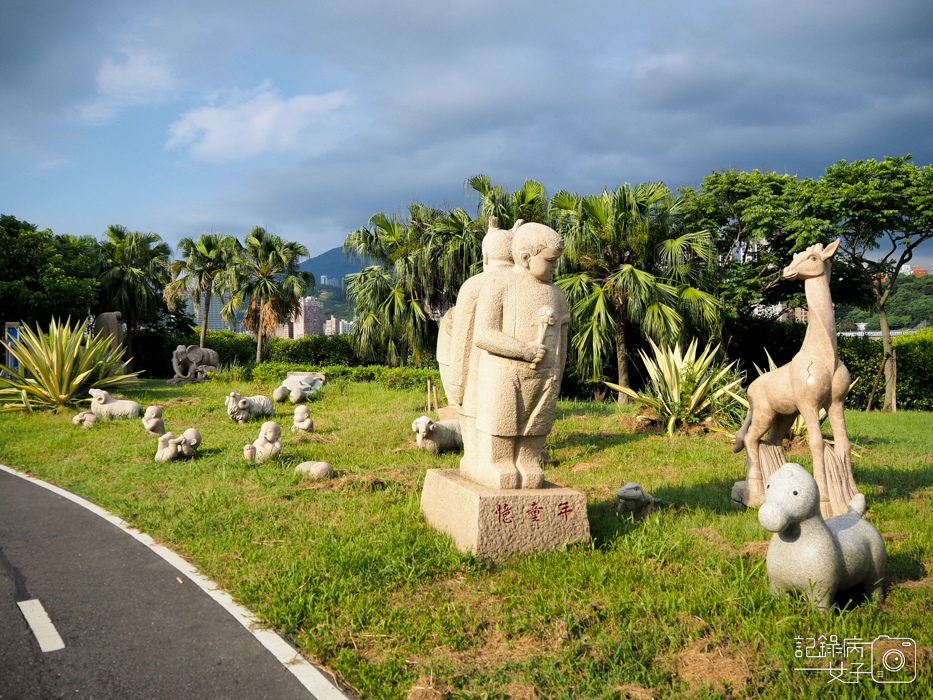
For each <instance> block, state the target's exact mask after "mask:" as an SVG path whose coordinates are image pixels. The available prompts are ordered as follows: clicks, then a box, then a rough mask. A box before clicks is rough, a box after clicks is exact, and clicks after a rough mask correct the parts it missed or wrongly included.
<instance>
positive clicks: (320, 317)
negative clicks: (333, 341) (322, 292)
mask: <svg viewBox="0 0 933 700" xmlns="http://www.w3.org/2000/svg"><path fill="white" fill-rule="evenodd" d="M323 332H324V304H323V302H321V301H320V300H319V299H315V298H314V297H305V298H304V299H302V300H301V307H300V309H299V311H298V313H297V314H296V315H295V316H294V317H293V318H292V319H291V320H289V321H287V322H286V323H282V324H280V325H278V326H276V328H275V332H274V333H273V335H274V336H276V337H278V338H292V339H294V338H303V337H304V336H306V335H321V333H323Z"/></svg>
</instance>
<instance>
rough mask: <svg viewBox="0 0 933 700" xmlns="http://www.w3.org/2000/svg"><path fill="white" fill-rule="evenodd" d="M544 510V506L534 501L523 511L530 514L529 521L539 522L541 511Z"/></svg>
mask: <svg viewBox="0 0 933 700" xmlns="http://www.w3.org/2000/svg"><path fill="white" fill-rule="evenodd" d="M543 510H544V506H542V505H538V502H537V501H535V502H534V503H532V504H531V508H529V509H528V510H526V511H525V512H526V513H527V514H528V515H530V516H531V522H533V523H540V522H541V512H542V511H543Z"/></svg>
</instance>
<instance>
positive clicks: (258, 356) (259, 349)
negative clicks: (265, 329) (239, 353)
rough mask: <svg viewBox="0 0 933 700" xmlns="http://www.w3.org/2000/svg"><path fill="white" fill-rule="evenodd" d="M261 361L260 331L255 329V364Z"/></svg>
mask: <svg viewBox="0 0 933 700" xmlns="http://www.w3.org/2000/svg"><path fill="white" fill-rule="evenodd" d="M260 362H262V331H256V364H257V365H258V364H259V363H260Z"/></svg>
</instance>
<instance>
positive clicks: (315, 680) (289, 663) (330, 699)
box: [0, 464, 352, 700]
mask: <svg viewBox="0 0 933 700" xmlns="http://www.w3.org/2000/svg"><path fill="white" fill-rule="evenodd" d="M0 470H2V471H5V472H7V473H9V474H13V475H14V476H18V477H19V478H21V479H25V480H26V481H30V482H32V483H34V484H36V485H37V486H41V487H42V488H44V489H47V490H49V491H51V492H52V493H56V494H58V495H59V496H61V497H63V498H66V499H68V500H69V501H71V502H72V503H76V504H78V505H79V506H81V507H82V508H86V509H87V510H89V511H91V512H92V513H94V514H95V515H98V516H100V517H101V518H103V519H104V520H106V521H107V522H109V523H111V524H113V525H116V526H117V527H118V528H120V529H121V530H123V531H124V532H126V533H127V534H128V535H130V536H131V537H133V538H134V539H136V540H138V541H139V542H140V543H141V544H143V545H145V546H146V547H148V548H149V549H150V550H152V551H153V552H155V553H156V554H158V555H159V556H160V557H162V558H163V559H164V560H165V561H167V562H168V563H169V564H171V565H172V566H174V567H175V568H176V569H178V570H179V571H180V572H182V573H183V574H184V575H185V576H187V577H188V578H189V579H190V580H191V581H192V582H193V583H194V584H195V585H197V586H198V588H200V589H201V590H203V591H204V592H205V593H207V594H208V595H209V596H210V597H211V598H213V599H214V601H215V602H217V603H218V604H219V605H220V606H221V607H223V608H224V609H225V610H226V611H227V612H228V613H230V614H231V615H233V617H234V619H235V620H236V621H237V622H239V623H240V624H241V625H243V626H244V627H245V628H246V629H248V630H249V631H250V633H251V634H252V635H253V636H254V637H255V638H256V640H257V641H258V642H259V643H260V644H262V645H263V646H264V647H265V648H266V649H267V650H268V651H269V653H271V654H272V655H273V656H274V657H275V658H276V659H278V660H279V662H280V663H281V664H282V665H283V666H285V668H287V669H288V670H289V671H290V672H291V674H292V675H293V676H295V678H297V679H298V681H299V682H300V683H301V684H302V685H303V686H304V687H305V689H307V690H308V692H309V693H310V694H311V695H312V696H313V697H315V698H317V700H347V698H349V697H352V696H350V695H347V694H345V693H344V692H343V691H341V690H340V688H338V687H337V685H336V684H335V683H333V682H332V681H331V680H330V679H329V678H328V677H327V676H326V675H325V674H324V673H323V672H322V671H321V670H320V669H319V668H318V667H317V666H315V665H314V664H312V663H311V662H310V661H308V660H307V659H305V658H304V657H303V656H302V655H301V654H300V653H299V652H298V651H297V650H296V649H295V648H294V647H293V646H292V645H291V644H289V643H288V642H287V641H286V640H285V639H283V638H282V637H281V636H279V635H278V634H277V633H276V632H274V631H272V630H270V629H268V628H264V627H262V623H261V622H260V621H259V619H258V618H257V617H256V616H255V615H254V614H253V613H252V612H250V611H249V610H247V609H246V608H244V607H243V606H242V605H240V604H239V603H237V602H236V601H234V600H233V598H232V597H231V596H230V595H229V594H228V593H226V592H225V591H222V590H220V587H219V586H218V585H217V584H216V583H214V582H213V581H211V580H210V579H209V578H207V577H206V576H204V575H203V574H202V573H201V572H200V571H198V570H197V568H195V567H194V566H192V565H191V564H189V563H188V562H186V561H185V560H184V559H182V558H181V557H180V556H178V555H177V554H175V552H173V551H172V550H170V549H168V548H167V547H164V546H162V545H160V544H156V543H155V541H154V540H153V539H152V538H151V537H150V536H149V535H147V534H146V533H144V532H140V531H139V530H137V529H136V528H134V527H132V526H130V524H129V523H127V522H126V521H125V520H123V519H122V518H118V517H117V516H116V515H114V514H113V513H111V512H110V511H107V510H104V509H103V508H101V507H100V506H98V505H97V504H95V503H91V502H90V501H88V500H86V499H84V498H81V496H78V495H77V494H74V493H72V492H71V491H66V490H65V489H63V488H60V487H58V486H55V485H54V484H50V483H48V482H47V481H43V480H42V479H37V478H36V477H34V476H29V475H28V474H23V473H22V472H18V471H16V470H15V469H12V468H11V467H8V466H6V465H4V464H0ZM37 602H38V601H37ZM44 612H45V611H44V610H43V614H44ZM24 614H25V613H24ZM46 619H48V616H47V615H46ZM49 624H51V622H50V623H49ZM53 631H54V628H53ZM57 634H58V633H57V632H56V635H57ZM37 636H38V635H37ZM59 639H60V638H59ZM40 646H41V642H40ZM62 647H64V644H62ZM62 647H59V648H62ZM43 651H44V650H43ZM50 651H51V650H50Z"/></svg>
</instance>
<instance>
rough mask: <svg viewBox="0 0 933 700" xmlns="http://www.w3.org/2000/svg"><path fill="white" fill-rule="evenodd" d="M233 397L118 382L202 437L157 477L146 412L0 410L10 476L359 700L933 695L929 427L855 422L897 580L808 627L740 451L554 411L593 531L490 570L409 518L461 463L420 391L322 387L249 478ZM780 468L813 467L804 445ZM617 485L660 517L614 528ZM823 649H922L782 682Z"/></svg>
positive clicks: (601, 411)
mask: <svg viewBox="0 0 933 700" xmlns="http://www.w3.org/2000/svg"><path fill="white" fill-rule="evenodd" d="M232 390H237V391H240V392H241V393H243V394H245V395H251V394H254V393H259V391H260V389H257V388H255V387H253V388H250V387H248V386H245V385H231V384H223V383H215V384H207V385H198V386H189V387H173V386H168V385H166V383H165V382H158V381H147V382H143V383H142V384H141V385H140V387H139V388H134V389H129V390H125V391H124V395H125V396H126V397H127V398H132V399H135V400H137V401H139V402H140V403H142V404H143V406H146V405H147V404H149V403H156V404H159V405H162V406H164V418H165V423H166V425H167V426H168V428H169V429H170V430H173V431H174V432H176V433H180V432H182V431H183V430H184V429H186V428H189V427H197V428H198V429H199V430H200V431H201V433H202V434H203V436H204V443H203V445H202V447H201V448H200V450H199V453H198V457H197V458H196V459H194V460H192V461H189V462H172V463H167V464H160V463H156V462H154V461H153V459H152V457H153V455H154V454H155V451H156V441H155V438H145V437H144V431H143V428H142V426H141V424H140V421H139V420H124V421H113V422H106V421H102V422H99V423H98V424H97V425H96V426H94V428H92V429H91V430H86V431H85V430H81V429H78V428H76V427H75V426H73V425H72V424H71V417H72V415H74V412H73V411H72V412H67V413H44V414H33V415H27V414H4V415H0V462H3V463H4V464H7V465H10V466H12V467H15V468H17V469H20V470H22V471H26V472H28V473H30V474H34V475H36V476H38V477H41V478H43V479H46V480H48V481H51V482H53V483H56V484H58V485H60V486H63V487H65V488H68V489H70V490H72V491H74V492H76V493H79V494H81V495H82V496H85V497H87V498H89V499H91V500H93V501H95V502H97V503H99V504H100V505H102V506H103V507H104V508H107V509H108V510H110V511H112V512H114V513H116V514H118V515H119V516H121V517H122V518H124V519H126V520H127V521H129V522H130V523H132V524H133V525H135V526H136V527H138V528H139V529H140V530H142V531H144V532H146V533H149V534H150V535H152V536H153V537H155V538H156V539H157V540H159V541H161V542H163V543H165V544H167V545H168V546H169V547H171V548H172V549H174V550H175V551H177V552H179V553H180V554H182V555H183V556H184V557H186V558H187V559H188V560H189V561H191V562H192V563H194V564H195V565H197V566H198V567H199V568H200V569H201V571H203V572H204V573H205V574H206V575H207V576H209V577H210V578H212V579H214V580H215V581H217V582H218V583H220V584H221V585H222V586H223V587H224V588H225V589H226V590H228V591H229V592H230V593H231V594H232V595H233V596H234V597H235V598H236V599H237V600H238V601H239V602H241V603H243V604H244V605H246V606H248V607H249V608H251V609H252V610H254V611H255V612H256V613H257V614H258V615H259V616H260V617H261V618H263V619H264V620H266V621H267V622H268V623H269V624H270V625H271V626H272V627H274V628H276V629H277V630H278V631H280V632H281V633H283V634H285V635H287V636H288V637H289V638H291V639H292V640H293V641H294V642H295V643H296V644H297V645H298V646H299V647H300V648H301V649H302V650H303V651H304V652H305V653H306V654H307V655H308V656H309V657H310V658H312V659H313V660H315V661H317V662H318V663H320V664H322V665H324V666H326V667H328V668H329V669H331V670H332V671H333V673H334V674H335V675H336V677H337V678H339V679H340V681H342V682H343V683H345V684H346V685H347V686H348V687H349V688H351V689H352V690H353V691H354V692H355V693H356V694H358V696H360V697H363V698H414V699H417V700H422V699H427V698H440V697H451V698H518V699H523V700H524V699H528V698H636V699H641V698H651V697H657V698H681V697H737V698H744V697H756V698H757V697H767V698H771V697H774V698H787V697H795V698H824V697H834V698H870V697H885V698H887V697H910V698H933V676H931V670H933V669H931V651H930V649H931V646H933V637H931V635H933V632H931V628H933V624H931V623H933V576H931V573H930V572H931V571H933V515H931V501H933V413H903V412H902V413H898V414H896V415H886V414H881V413H871V414H863V413H856V412H850V413H848V414H847V420H848V426H849V434H850V437H851V438H852V440H853V442H854V443H855V444H856V445H857V449H858V452H859V454H858V456H856V457H855V458H854V459H855V478H856V481H857V483H858V485H859V488H860V489H861V490H862V492H864V493H865V494H866V496H867V498H868V504H869V507H870V511H869V513H868V516H867V517H868V518H869V519H870V520H871V521H872V522H873V523H874V524H875V525H876V526H877V527H878V529H879V530H880V531H881V532H882V534H883V535H884V537H885V540H886V542H887V546H888V557H889V559H888V578H889V580H890V585H889V592H888V595H887V599H886V601H885V602H884V603H882V604H880V605H876V604H874V603H873V602H871V601H861V602H858V601H856V602H855V603H854V604H853V603H850V604H849V605H848V606H844V607H843V608H841V609H834V611H833V612H832V613H830V614H829V615H826V616H821V615H819V614H818V613H816V612H815V611H813V610H812V609H811V608H810V607H809V605H808V604H807V603H806V601H805V600H802V599H799V598H794V597H785V598H774V597H772V596H770V595H769V593H768V582H767V574H766V571H765V568H764V555H765V550H766V547H767V537H768V536H769V533H767V532H765V531H764V530H763V529H762V528H761V527H760V526H759V525H758V520H757V517H756V514H755V512H754V511H748V512H739V511H736V510H733V509H732V507H731V506H730V504H729V495H730V490H731V487H732V483H733V482H734V481H735V480H736V479H741V478H744V474H745V456H744V454H738V455H736V454H733V452H732V449H731V442H730V441H729V439H728V438H726V437H725V436H723V435H721V434H716V433H712V434H706V435H694V436H676V437H674V438H673V439H668V438H667V437H666V436H665V435H661V434H656V433H650V432H639V431H637V430H636V429H635V421H634V420H633V418H632V414H631V413H626V412H624V411H623V412H620V411H618V410H617V408H616V407H615V406H614V405H611V404H593V403H572V402H564V403H561V404H560V405H559V408H558V412H559V413H558V419H557V421H556V423H555V427H554V431H553V432H552V434H551V436H550V437H549V443H548V444H549V447H550V452H551V457H552V461H553V463H552V464H550V465H549V466H546V468H545V472H546V474H547V478H548V479H549V480H550V481H554V482H556V483H559V484H561V485H564V486H568V487H572V488H575V489H578V490H581V491H583V492H585V493H586V494H587V500H588V515H589V521H590V528H591V531H592V539H591V541H590V542H587V543H582V544H578V545H573V546H570V547H568V548H566V550H565V551H555V552H550V553H547V554H538V555H527V556H519V557H515V558H513V559H511V560H508V561H505V562H502V563H499V564H492V563H490V562H488V561H484V560H478V559H475V558H473V557H471V556H469V555H465V554H461V553H459V552H457V551H456V550H454V549H453V547H452V544H451V542H450V540H449V539H448V538H446V537H445V536H442V535H440V534H438V533H436V532H435V531H434V530H432V529H431V528H429V527H428V526H427V525H425V524H424V522H423V521H422V520H421V518H420V517H419V512H418V503H419V498H420V495H421V486H422V483H423V481H424V475H425V471H426V470H427V469H431V468H438V467H440V468H454V467H455V466H456V465H457V462H458V459H459V457H458V456H457V455H442V456H436V455H431V454H428V453H426V452H423V451H419V450H417V449H415V446H414V439H413V438H414V436H413V434H412V432H411V430H410V426H411V422H412V420H413V419H414V418H416V417H417V416H419V415H421V414H422V413H423V409H424V395H423V393H421V392H414V391H400V390H393V389H387V388H384V387H382V386H380V385H377V384H351V383H336V384H334V385H328V386H327V387H326V389H325V391H324V394H323V397H322V398H321V399H320V400H318V401H315V402H314V403H312V404H311V414H312V416H313V418H314V423H315V430H316V432H315V433H314V434H313V435H310V436H304V437H300V438H293V437H292V434H291V433H290V432H289V428H290V426H291V406H289V405H287V404H285V408H280V409H279V416H278V419H277V420H278V421H279V423H280V424H281V425H282V427H283V429H284V437H283V443H284V445H285V446H284V449H283V451H282V455H281V456H280V457H278V458H276V459H274V460H272V461H270V462H266V463H263V464H261V465H259V466H253V465H249V464H247V463H246V462H245V461H244V460H243V456H242V447H243V445H244V444H246V443H249V442H252V441H253V440H254V439H255V438H256V436H257V434H258V432H259V423H258V422H257V423H250V424H247V425H245V426H241V425H237V424H235V423H233V422H232V421H231V420H230V419H229V418H228V417H227V415H226V412H225V409H224V406H223V397H224V395H225V394H226V393H228V392H230V391H232ZM264 393H266V394H267V395H268V394H269V391H268V387H267V388H266V390H265V392H264ZM791 457H792V458H793V459H795V460H796V461H799V462H801V463H802V464H804V465H806V466H810V457H809V453H808V452H807V451H806V449H805V448H804V449H801V448H795V449H794V450H793V451H792V452H791ZM306 460H317V461H327V462H330V463H331V464H332V465H333V466H334V468H335V469H336V470H337V472H338V476H337V478H335V479H332V480H329V481H326V482H319V483H312V482H302V481H301V480H300V478H298V477H296V476H294V475H293V474H292V470H293V468H294V466H295V465H296V464H298V463H299V462H301V461H306ZM628 481H637V482H639V483H641V484H642V486H644V488H645V490H647V491H649V492H650V493H652V494H654V495H655V496H657V497H659V498H661V499H663V500H664V501H666V502H667V503H668V504H669V505H667V506H665V507H662V508H659V509H656V510H654V512H652V513H651V514H649V515H648V517H645V518H642V519H633V518H632V517H631V516H625V515H619V514H617V513H616V512H615V510H614V506H615V501H616V496H615V492H616V490H617V489H618V488H619V487H620V486H621V485H622V484H624V483H625V482H628ZM928 625H929V626H928ZM831 635H836V637H837V638H838V641H839V643H840V644H842V642H843V640H844V639H850V638H860V639H861V640H862V641H864V642H871V640H873V639H874V638H875V637H877V636H879V635H888V636H890V637H909V638H912V639H914V640H915V641H916V644H917V680H916V681H914V682H913V683H910V684H879V683H876V682H874V681H873V680H872V679H871V678H869V677H862V678H861V680H860V681H859V682H856V683H852V684H842V683H840V682H835V683H833V684H832V687H828V681H829V680H830V677H829V674H828V673H827V672H825V671H823V672H820V671H799V670H794V668H798V667H803V666H806V667H809V668H819V667H822V668H826V667H827V666H828V664H829V662H830V661H832V658H831V657H827V658H822V659H820V658H807V657H806V654H807V653H808V652H807V651H806V650H805V649H804V647H806V646H807V645H808V642H807V640H817V643H818V641H819V638H820V637H821V636H823V637H826V638H828V637H830V636H831ZM798 638H799V639H798ZM797 645H799V648H800V649H802V650H803V652H802V653H803V654H804V656H803V657H802V658H796V657H795V648H798V646H797ZM809 653H810V654H811V655H812V654H813V653H814V652H813V651H812V650H811V651H810V652H809ZM850 658H854V657H850ZM835 659H836V666H837V667H838V664H839V661H841V659H842V657H841V656H837V657H835ZM865 664H866V668H868V667H870V665H871V658H870V651H866V656H865ZM844 677H845V678H846V679H847V680H850V681H852V680H856V677H854V676H852V675H851V674H849V675H846V676H844Z"/></svg>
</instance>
